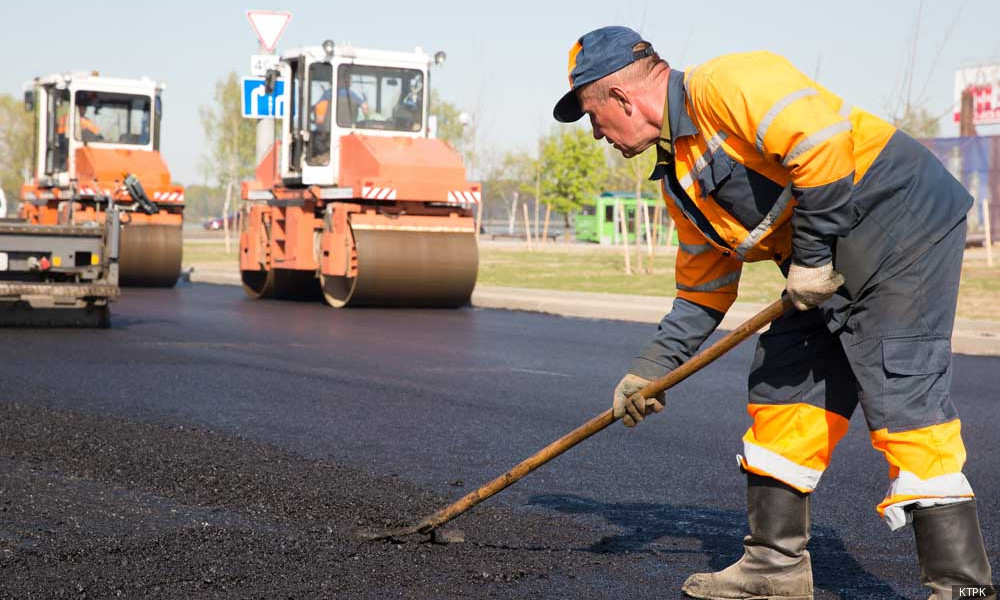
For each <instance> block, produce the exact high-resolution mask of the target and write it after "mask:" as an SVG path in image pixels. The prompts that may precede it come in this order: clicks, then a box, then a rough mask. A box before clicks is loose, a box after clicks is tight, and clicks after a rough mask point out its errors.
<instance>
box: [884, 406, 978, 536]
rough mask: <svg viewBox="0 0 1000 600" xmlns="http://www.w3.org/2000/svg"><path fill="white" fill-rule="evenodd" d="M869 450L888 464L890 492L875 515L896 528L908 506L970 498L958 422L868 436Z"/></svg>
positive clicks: (903, 518) (903, 519)
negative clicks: (881, 455) (932, 501)
mask: <svg viewBox="0 0 1000 600" xmlns="http://www.w3.org/2000/svg"><path fill="white" fill-rule="evenodd" d="M871 439H872V446H874V447H875V449H876V450H878V451H879V452H881V453H882V454H883V455H884V456H885V459H886V461H887V462H888V463H889V479H890V482H889V490H888V491H887V492H886V495H885V498H883V500H882V502H881V503H879V505H878V513H879V515H881V516H882V517H883V518H885V519H886V521H887V522H889V525H890V527H893V528H898V527H901V526H902V525H903V524H905V516H904V515H902V513H898V514H889V515H887V514H886V511H887V510H890V512H891V509H896V510H897V512H898V511H901V510H902V508H903V507H904V506H906V505H907V504H912V503H914V502H919V501H920V500H926V499H937V500H941V499H946V500H954V499H959V498H971V497H972V496H973V495H974V494H973V493H972V486H970V485H969V481H968V480H967V479H966V478H965V475H963V474H962V466H963V465H964V464H965V444H964V443H963V442H962V422H961V421H960V420H959V419H955V420H954V421H949V422H947V423H942V424H940V425H931V426H930V427H922V428H920V429H914V430H912V431H902V432H897V433H890V432H889V430H888V429H879V430H877V431H873V432H871Z"/></svg>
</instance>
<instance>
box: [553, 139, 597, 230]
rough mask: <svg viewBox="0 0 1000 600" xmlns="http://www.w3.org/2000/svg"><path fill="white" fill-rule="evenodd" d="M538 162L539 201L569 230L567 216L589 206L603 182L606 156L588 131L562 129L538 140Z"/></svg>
mask: <svg viewBox="0 0 1000 600" xmlns="http://www.w3.org/2000/svg"><path fill="white" fill-rule="evenodd" d="M541 159H542V198H543V200H544V201H545V202H546V203H547V204H550V205H552V208H553V209H554V210H556V211H558V212H561V213H563V215H564V218H565V222H566V226H567V227H569V215H570V213H573V212H576V211H579V210H580V209H581V208H583V207H584V206H585V205H587V204H592V203H593V202H594V197H595V196H597V194H598V193H600V191H601V187H602V186H603V184H604V182H605V181H606V180H607V172H608V163H607V156H606V155H605V154H604V149H603V148H601V146H600V145H599V144H598V143H597V142H595V141H594V137H593V136H592V135H591V134H590V132H589V131H586V130H585V129H583V128H582V127H562V128H559V129H556V130H555V131H554V132H553V133H551V134H549V135H548V136H546V137H545V138H544V139H543V140H542V149H541Z"/></svg>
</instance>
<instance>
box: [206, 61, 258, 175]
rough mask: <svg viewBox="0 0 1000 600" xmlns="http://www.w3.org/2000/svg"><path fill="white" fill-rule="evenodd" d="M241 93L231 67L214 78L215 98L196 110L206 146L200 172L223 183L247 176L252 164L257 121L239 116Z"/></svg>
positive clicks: (254, 158)
mask: <svg viewBox="0 0 1000 600" xmlns="http://www.w3.org/2000/svg"><path fill="white" fill-rule="evenodd" d="M241 94H242V91H241V90H240V78H239V76H238V75H237V74H236V71H232V72H230V73H229V75H227V76H226V77H224V78H222V79H220V80H218V81H216V82H215V95H214V98H215V101H214V102H213V103H212V104H211V105H210V106H202V107H201V108H200V110H199V112H200V113H201V126H202V128H203V129H204V131H205V139H206V140H207V144H206V146H207V149H208V154H206V155H205V156H203V157H202V165H201V167H202V172H203V173H204V175H205V177H206V178H210V179H214V180H216V181H217V182H218V184H219V185H220V186H223V187H224V186H226V185H227V184H228V183H229V182H231V181H241V180H244V179H248V178H250V177H251V176H252V175H253V172H254V168H255V167H256V154H257V149H256V145H255V144H256V137H257V122H256V121H254V120H253V119H244V118H243V117H242V116H241V114H242V113H241V109H240V101H241V98H240V95H241Z"/></svg>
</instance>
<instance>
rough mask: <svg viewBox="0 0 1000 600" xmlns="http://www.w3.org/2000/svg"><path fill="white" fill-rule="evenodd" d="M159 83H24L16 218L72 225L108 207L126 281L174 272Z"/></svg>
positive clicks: (92, 78)
mask: <svg viewBox="0 0 1000 600" xmlns="http://www.w3.org/2000/svg"><path fill="white" fill-rule="evenodd" d="M164 88H165V85H164V84H163V83H161V82H156V81H153V80H151V79H148V78H143V79H118V78H113V77H103V76H101V75H100V74H99V73H98V72H96V71H87V72H67V73H60V74H57V75H49V76H46V77H36V78H35V79H33V80H32V81H30V82H28V83H27V84H25V86H24V105H25V108H26V109H27V110H28V111H31V112H34V114H35V129H34V130H35V140H34V160H33V165H34V173H33V176H32V177H31V179H30V180H29V181H27V182H26V183H25V184H24V185H23V186H22V188H21V207H20V209H19V213H18V216H19V217H20V218H22V219H24V220H26V221H27V222H29V223H32V224H38V225H54V224H56V223H59V222H60V219H61V218H62V217H61V216H65V215H72V218H73V223H70V224H71V225H72V224H78V225H82V224H87V223H90V222H95V223H103V222H105V221H106V220H107V212H108V206H109V205H110V204H111V203H114V204H116V205H117V206H118V209H119V212H120V216H121V239H120V263H119V268H120V271H119V280H120V284H121V285H124V286H147V287H172V286H173V285H174V284H175V283H176V282H177V278H178V276H179V275H180V271H181V248H182V240H181V226H182V224H183V211H184V188H183V187H181V186H179V185H176V184H174V183H172V182H171V181H170V170H169V169H168V168H167V165H166V163H165V162H164V161H163V157H162V156H161V155H160V123H161V118H162V100H161V96H162V93H163V90H164ZM127 181H131V182H132V184H131V185H126V182H127ZM136 193H141V194H142V197H135V195H134V194H136Z"/></svg>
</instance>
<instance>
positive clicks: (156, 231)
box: [118, 223, 183, 287]
mask: <svg viewBox="0 0 1000 600" xmlns="http://www.w3.org/2000/svg"><path fill="white" fill-rule="evenodd" d="M182 246H183V244H182V237H181V227H180V225H158V224H156V225H153V224H149V225H147V224H141V223H129V224H126V225H125V226H124V227H122V234H121V241H120V247H119V250H118V256H119V259H118V263H119V269H118V281H119V283H120V284H121V285H123V286H137V287H173V286H174V285H175V284H176V283H177V278H178V277H179V276H180V274H181V252H182Z"/></svg>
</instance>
